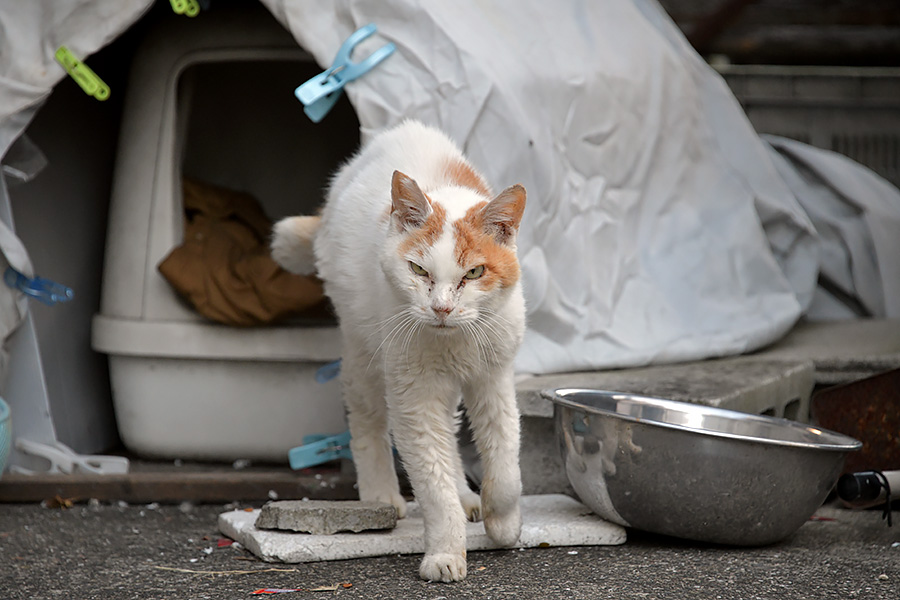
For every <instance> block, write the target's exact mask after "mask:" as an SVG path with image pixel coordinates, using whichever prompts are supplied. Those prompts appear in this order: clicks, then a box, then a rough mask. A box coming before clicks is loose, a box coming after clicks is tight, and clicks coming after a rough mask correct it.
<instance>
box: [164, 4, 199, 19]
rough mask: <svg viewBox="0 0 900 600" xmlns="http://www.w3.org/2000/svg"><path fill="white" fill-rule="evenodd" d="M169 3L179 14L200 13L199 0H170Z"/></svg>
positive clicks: (188, 15)
mask: <svg viewBox="0 0 900 600" xmlns="http://www.w3.org/2000/svg"><path fill="white" fill-rule="evenodd" d="M169 3H170V4H171V5H172V10H173V11H175V14H177V15H184V16H186V17H196V16H197V15H199V14H200V3H199V2H197V0H169Z"/></svg>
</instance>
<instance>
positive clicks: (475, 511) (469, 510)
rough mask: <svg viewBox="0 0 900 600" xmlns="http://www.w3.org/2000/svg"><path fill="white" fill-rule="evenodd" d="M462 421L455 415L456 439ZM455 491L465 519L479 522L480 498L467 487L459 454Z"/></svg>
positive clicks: (459, 416) (460, 417)
mask: <svg viewBox="0 0 900 600" xmlns="http://www.w3.org/2000/svg"><path fill="white" fill-rule="evenodd" d="M461 421H462V414H461V412H460V413H457V415H456V433H457V435H456V437H457V439H458V438H459V427H460V422H461ZM456 489H457V491H458V492H459V502H460V504H462V507H463V510H464V511H465V513H466V518H467V519H468V520H469V521H472V522H473V523H477V522H478V521H480V520H481V496H480V495H478V493H477V492H474V491H472V488H471V487H469V481H468V479H466V471H465V469H464V468H463V460H462V456H461V455H460V453H459V452H458V451H457V453H456Z"/></svg>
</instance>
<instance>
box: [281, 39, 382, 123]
mask: <svg viewBox="0 0 900 600" xmlns="http://www.w3.org/2000/svg"><path fill="white" fill-rule="evenodd" d="M376 29H377V28H376V27H375V24H374V23H372V24H369V25H366V26H365V27H361V28H359V29H357V30H356V31H354V32H353V33H352V34H350V37H348V38H347V40H346V41H345V42H344V43H343V44H341V47H340V49H339V50H338V53H337V56H335V58H334V62H333V63H332V64H331V67H330V68H329V69H327V70H326V71H323V72H322V73H319V74H318V75H316V76H315V77H313V78H312V79H310V80H309V81H307V82H306V83H304V84H303V85H301V86H300V87H298V88H297V89H296V90H294V95H295V96H297V99H298V100H299V101H300V102H302V103H303V107H304V108H303V112H305V113H306V115H307V116H308V117H309V118H310V119H312V121H313V123H318V122H319V121H321V120H322V119H323V118H324V117H325V115H327V114H328V111H330V110H331V108H332V107H333V106H334V104H335V102H337V100H338V98H339V97H340V95H341V90H342V89H343V87H344V86H345V85H346V84H347V83H348V82H350V81H353V80H354V79H356V78H358V77H360V76H362V75H365V74H366V73H368V72H369V71H370V70H371V69H372V68H373V67H375V66H376V65H377V64H378V63H380V62H381V61H383V60H384V59H386V58H387V57H388V56H390V55H391V54H393V52H394V50H396V46H394V44H391V43H388V44H385V45H384V46H382V47H381V48H379V49H378V50H376V51H375V52H373V53H372V54H371V55H369V57H368V58H366V59H365V60H363V61H360V62H358V63H354V62H350V54H351V53H352V52H353V49H354V48H355V47H356V46H357V45H358V44H359V43H360V42H362V41H363V40H364V39H366V38H368V37H369V36H371V35H372V34H373V33H375V30H376Z"/></svg>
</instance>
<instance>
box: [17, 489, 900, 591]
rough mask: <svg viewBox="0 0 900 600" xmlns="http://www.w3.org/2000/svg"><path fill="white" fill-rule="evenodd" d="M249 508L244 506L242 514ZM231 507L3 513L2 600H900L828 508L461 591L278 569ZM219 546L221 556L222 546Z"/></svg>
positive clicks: (889, 556) (852, 515) (379, 563)
mask: <svg viewBox="0 0 900 600" xmlns="http://www.w3.org/2000/svg"><path fill="white" fill-rule="evenodd" d="M251 506H256V507H259V506H260V504H256V505H250V504H247V505H241V506H240V507H241V508H243V507H251ZM234 508H235V506H234V505H199V506H194V505H189V504H183V505H180V506H179V505H156V504H149V505H143V504H142V505H125V504H123V503H98V502H91V503H86V504H76V505H74V506H72V507H71V508H56V507H54V508H51V507H48V506H41V505H39V504H0V598H3V599H23V600H25V599H28V600H58V599H66V600H68V599H74V600H94V599H96V600H126V599H128V600H132V599H134V600H150V599H153V600H182V599H192V600H193V599H203V600H223V599H229V600H231V599H235V598H263V597H272V596H268V595H257V596H254V595H253V594H252V593H253V592H254V591H256V590H259V589H262V588H280V589H301V590H316V589H317V588H318V591H297V592H289V593H284V594H283V595H278V596H277V597H284V598H288V599H294V598H297V599H300V598H302V599H312V600H316V599H322V600H324V599H330V598H335V597H340V598H342V599H344V600H351V599H354V598H364V599H366V600H379V599H391V600H399V599H405V598H415V599H419V598H421V599H427V600H442V599H443V600H454V599H457V598H459V599H467V598H473V599H474V598H477V599H479V600H489V599H504V598H509V599H513V598H515V599H525V600H528V599H542V600H543V599H548V598H566V599H569V598H571V599H588V598H604V599H606V598H612V599H619V598H621V599H626V598H629V599H630V598H633V599H640V600H653V599H663V598H672V599H681V598H690V599H694V598H698V599H705V598H710V599H719V598H722V599H731V598H734V599H744V600H751V599H772V600H775V599H778V600H783V599H791V598H796V599H798V600H810V599H817V598H821V599H882V600H897V599H898V598H900V525H897V524H895V526H894V527H892V528H888V527H887V525H886V523H885V521H883V520H882V518H881V513H880V512H878V511H871V510H870V511H850V510H846V509H841V508H837V507H834V506H826V507H823V508H822V509H820V511H819V512H818V513H817V515H818V517H819V518H817V519H814V520H810V521H809V522H807V523H806V524H804V525H803V527H801V528H800V530H799V531H798V532H797V533H796V534H794V535H793V536H792V537H790V538H789V539H787V540H785V541H783V542H781V543H778V544H776V545H773V546H768V547H764V548H726V547H717V546H709V545H704V544H696V543H690V542H685V541H681V540H677V539H672V538H666V537H661V536H655V535H650V534H645V533H641V532H636V531H629V539H628V541H627V542H626V543H625V544H624V545H621V546H608V547H569V548H538V549H530V550H502V551H490V552H473V553H470V554H469V563H468V570H469V576H468V578H467V579H466V580H465V581H464V582H461V583H455V584H442V583H427V582H424V581H421V580H419V578H418V576H417V566H418V563H419V557H417V556H384V557H379V558H372V559H360V560H349V561H336V562H324V563H306V564H300V565H284V564H273V563H264V562H262V561H259V560H257V559H256V558H255V557H253V556H252V555H250V554H249V553H248V552H247V551H246V550H244V549H241V548H236V547H235V546H234V545H231V546H228V545H227V543H228V542H227V541H226V540H223V541H221V542H220V540H221V539H222V536H221V534H220V533H219V532H218V531H217V529H216V519H217V516H218V515H219V514H220V513H221V512H224V511H226V510H232V509H234ZM220 545H221V547H220Z"/></svg>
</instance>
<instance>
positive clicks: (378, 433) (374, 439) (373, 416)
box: [341, 340, 406, 519]
mask: <svg viewBox="0 0 900 600" xmlns="http://www.w3.org/2000/svg"><path fill="white" fill-rule="evenodd" d="M361 347H362V345H361V344H353V342H349V341H348V340H345V342H344V349H345V355H344V357H343V358H342V360H341V386H342V390H343V397H344V404H345V406H346V407H347V422H348V423H349V425H350V450H351V452H352V453H353V463H354V465H355V466H356V482H357V486H358V487H359V499H360V500H368V501H375V502H385V503H387V504H392V505H393V506H394V507H395V508H396V509H397V516H398V517H400V518H401V519H402V518H403V517H405V516H406V499H405V498H403V496H402V495H401V494H400V484H399V482H398V479H397V471H396V468H395V467H394V454H393V449H392V446H391V437H390V433H389V432H388V414H387V404H386V403H385V400H384V376H383V374H382V372H381V370H380V369H379V368H377V367H376V365H374V364H370V362H371V361H370V358H369V357H368V356H367V355H366V354H365V353H364V352H363V351H362V350H361Z"/></svg>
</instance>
